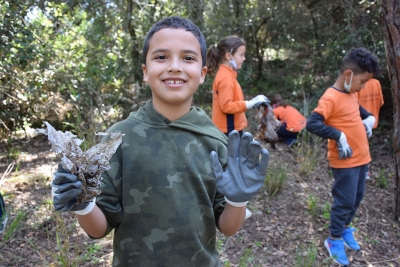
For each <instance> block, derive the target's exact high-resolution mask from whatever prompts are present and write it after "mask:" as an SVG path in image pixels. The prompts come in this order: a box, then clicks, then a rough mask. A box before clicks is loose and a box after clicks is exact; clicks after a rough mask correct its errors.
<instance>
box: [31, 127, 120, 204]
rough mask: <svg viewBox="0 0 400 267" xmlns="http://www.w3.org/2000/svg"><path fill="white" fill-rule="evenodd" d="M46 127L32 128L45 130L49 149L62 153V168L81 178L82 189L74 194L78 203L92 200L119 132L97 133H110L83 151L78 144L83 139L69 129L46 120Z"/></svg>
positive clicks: (117, 144) (115, 147) (42, 131)
mask: <svg viewBox="0 0 400 267" xmlns="http://www.w3.org/2000/svg"><path fill="white" fill-rule="evenodd" d="M44 124H45V125H46V126H47V129H35V130H36V132H37V133H38V134H45V135H47V137H48V140H49V142H50V144H51V150H52V151H54V152H55V153H56V154H57V155H62V158H61V163H62V166H63V168H64V169H66V170H68V171H69V172H71V173H73V174H75V175H77V176H78V179H79V180H80V181H81V182H82V193H81V194H80V195H79V196H78V197H77V204H80V203H84V202H87V201H90V200H92V199H93V198H94V197H96V196H97V195H99V194H100V190H98V187H99V186H100V185H101V181H102V176H101V174H102V173H103V171H106V170H109V169H110V168H111V167H110V165H109V160H110V158H111V156H112V155H113V154H114V153H115V151H116V150H117V148H118V146H119V145H120V144H121V142H122V136H123V134H121V133H102V132H99V133H96V135H110V138H109V139H108V140H107V141H105V142H101V143H99V144H97V145H95V146H92V147H91V148H89V149H88V150H87V151H86V152H83V151H82V150H81V148H80V145H81V143H82V142H83V140H80V139H78V138H76V135H74V134H72V133H71V132H68V131H66V132H65V133H64V132H62V131H57V130H55V129H54V127H53V126H51V125H50V124H49V123H48V122H46V121H45V122H44Z"/></svg>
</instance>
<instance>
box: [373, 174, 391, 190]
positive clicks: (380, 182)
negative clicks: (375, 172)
mask: <svg viewBox="0 0 400 267" xmlns="http://www.w3.org/2000/svg"><path fill="white" fill-rule="evenodd" d="M386 176H387V174H386V171H385V170H384V169H380V171H379V176H378V177H377V178H376V179H375V184H376V186H378V187H380V188H386V187H387V186H388V180H387V178H386Z"/></svg>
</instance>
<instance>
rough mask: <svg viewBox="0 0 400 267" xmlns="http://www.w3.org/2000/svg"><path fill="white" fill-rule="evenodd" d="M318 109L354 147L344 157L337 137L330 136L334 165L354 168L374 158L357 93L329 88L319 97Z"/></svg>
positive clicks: (316, 110) (330, 124)
mask: <svg viewBox="0 0 400 267" xmlns="http://www.w3.org/2000/svg"><path fill="white" fill-rule="evenodd" d="M314 112H317V113H318V114H320V115H322V116H323V117H324V119H325V121H324V123H325V124H327V125H329V126H332V127H334V128H336V129H337V130H339V131H341V132H343V133H344V134H345V135H346V138H347V143H348V144H349V145H350V147H351V149H352V150H353V155H352V157H351V158H349V159H345V160H343V159H341V160H340V159H339V151H338V147H337V143H336V140H331V139H328V160H329V164H330V166H331V167H333V168H352V167H357V166H361V165H364V164H367V163H369V162H370V161H371V156H370V154H369V145H368V139H367V134H366V132H365V128H364V125H363V123H362V119H361V116H360V109H359V105H358V100H357V96H356V95H355V94H348V93H345V92H342V91H338V90H336V89H333V88H329V89H327V90H326V91H325V93H324V94H323V95H322V97H321V98H320V99H319V101H318V106H317V107H316V108H315V109H314Z"/></svg>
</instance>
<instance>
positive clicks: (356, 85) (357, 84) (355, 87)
mask: <svg viewBox="0 0 400 267" xmlns="http://www.w3.org/2000/svg"><path fill="white" fill-rule="evenodd" d="M351 73H352V71H351V70H346V72H345V79H346V81H347V83H349V82H350V77H351ZM373 76H374V75H373V74H372V73H369V72H364V73H360V74H353V79H352V82H351V88H350V93H351V94H352V93H356V92H359V91H361V89H363V88H364V86H365V83H366V82H367V81H368V80H369V79H371V78H372V77H373Z"/></svg>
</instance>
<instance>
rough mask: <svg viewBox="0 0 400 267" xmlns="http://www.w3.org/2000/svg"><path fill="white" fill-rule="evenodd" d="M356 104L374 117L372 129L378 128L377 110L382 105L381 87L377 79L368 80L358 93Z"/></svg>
mask: <svg viewBox="0 0 400 267" xmlns="http://www.w3.org/2000/svg"><path fill="white" fill-rule="evenodd" d="M358 103H359V104H360V105H361V106H362V107H363V108H365V109H366V110H367V111H368V112H370V113H372V115H374V117H375V119H376V121H375V124H374V127H372V128H376V127H377V126H378V119H379V110H380V108H381V107H382V105H383V103H384V102H383V95H382V87H381V84H380V83H379V81H378V80H377V79H370V80H369V81H368V82H367V83H366V84H365V86H364V88H363V89H361V91H360V92H358Z"/></svg>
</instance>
